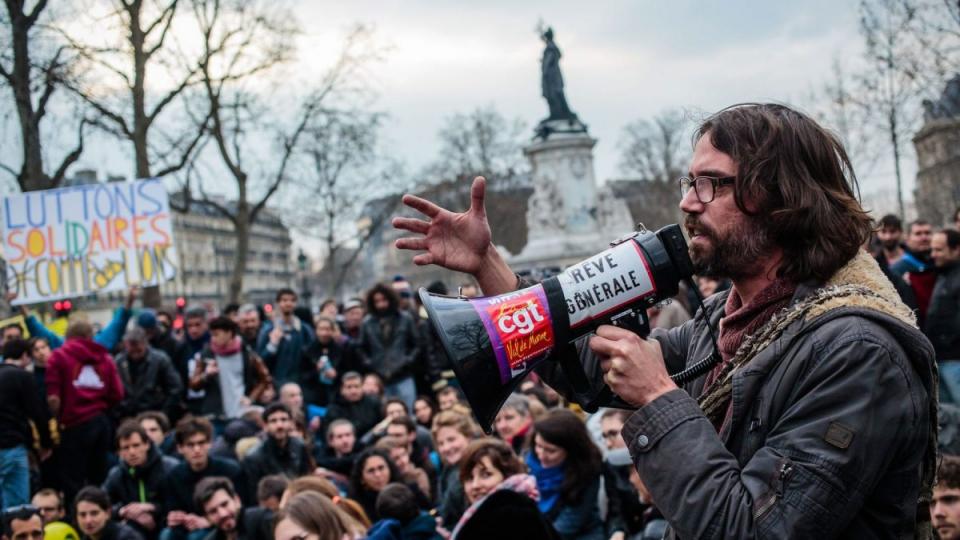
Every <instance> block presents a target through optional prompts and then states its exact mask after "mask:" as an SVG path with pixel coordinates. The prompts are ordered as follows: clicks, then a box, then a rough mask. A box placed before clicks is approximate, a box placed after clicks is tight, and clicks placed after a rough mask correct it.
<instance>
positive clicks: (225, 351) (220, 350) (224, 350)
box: [210, 336, 243, 356]
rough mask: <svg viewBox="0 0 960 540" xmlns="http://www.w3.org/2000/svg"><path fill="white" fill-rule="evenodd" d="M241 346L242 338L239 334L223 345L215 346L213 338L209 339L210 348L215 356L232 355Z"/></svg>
mask: <svg viewBox="0 0 960 540" xmlns="http://www.w3.org/2000/svg"><path fill="white" fill-rule="evenodd" d="M242 347H243V340H242V339H240V336H236V337H235V338H233V341H231V342H230V343H228V344H227V345H226V346H225V347H217V345H216V344H214V342H213V340H211V341H210V350H211V351H213V354H215V355H217V356H233V355H235V354H237V353H238V352H239V351H240V349H241V348H242Z"/></svg>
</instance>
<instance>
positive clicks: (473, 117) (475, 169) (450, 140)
mask: <svg viewBox="0 0 960 540" xmlns="http://www.w3.org/2000/svg"><path fill="white" fill-rule="evenodd" d="M523 130H524V123H523V122H522V121H521V120H520V119H513V120H508V119H507V118H506V117H504V116H503V115H502V114H501V113H500V112H499V111H497V110H496V109H495V108H494V107H493V106H492V105H489V106H486V107H478V108H476V109H474V110H473V111H471V112H469V113H457V114H454V115H453V116H451V117H450V118H448V119H447V120H446V122H445V123H444V126H443V127H442V128H441V129H440V132H439V135H438V136H439V138H440V145H441V146H440V151H439V153H438V158H437V160H436V161H435V162H434V163H432V164H431V165H430V166H428V167H427V171H426V173H425V174H426V176H427V177H428V178H431V179H433V180H434V181H436V182H440V181H448V180H457V181H462V180H464V179H468V180H470V179H473V177H475V176H484V177H486V178H487V179H488V180H489V181H490V182H491V185H505V184H510V183H512V182H514V181H516V180H518V179H520V178H521V177H522V176H523V174H524V173H525V172H526V171H527V167H528V165H527V162H526V159H525V158H524V157H523V151H522V146H523V140H522V133H523Z"/></svg>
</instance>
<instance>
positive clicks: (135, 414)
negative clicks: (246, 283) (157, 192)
mask: <svg viewBox="0 0 960 540" xmlns="http://www.w3.org/2000/svg"><path fill="white" fill-rule="evenodd" d="M438 287H439V285H437V286H436V287H434V288H435V289H436V288H438ZM440 292H443V290H441V291H440ZM134 303H135V291H131V294H130V296H129V297H128V299H127V302H126V304H125V305H124V306H123V307H121V308H120V309H118V310H117V311H116V313H115V315H114V318H113V320H112V321H111V322H110V324H108V325H106V326H105V327H104V328H102V329H100V330H99V331H96V329H95V327H94V326H93V325H91V324H90V323H89V322H86V321H85V320H84V318H83V317H76V318H74V320H72V321H71V322H70V324H69V326H68V327H67V330H66V333H65V337H64V338H61V337H59V336H57V335H56V334H54V333H53V332H52V331H50V330H49V329H47V328H46V327H45V326H44V325H43V324H42V323H41V322H40V320H39V319H37V318H36V317H35V316H33V315H27V314H26V313H25V312H24V315H25V320H26V327H27V329H28V331H29V336H30V339H29V341H27V340H24V333H23V331H22V329H21V328H20V327H19V326H17V327H8V328H4V331H3V341H2V355H3V364H2V366H0V471H14V473H15V474H7V473H6V472H2V473H0V475H3V476H2V478H0V483H2V485H3V488H2V490H0V505H2V507H3V508H5V510H4V513H3V527H4V529H3V537H4V538H5V539H8V540H25V539H27V538H31V539H37V538H41V537H44V536H47V537H49V538H51V540H80V539H84V540H86V539H92V540H114V539H120V540H140V539H146V540H155V539H162V540H201V539H207V540H214V539H229V540H243V539H263V540H266V539H269V538H278V539H280V540H294V539H297V540H304V539H306V538H310V539H311V540H312V539H313V538H315V537H316V538H320V539H327V538H329V539H331V540H334V539H335V540H342V539H344V538H374V539H405V538H410V539H421V538H422V539H429V538H451V537H453V538H493V537H494V536H497V537H500V538H524V539H532V538H563V539H575V538H576V539H597V540H601V539H602V540H606V539H612V540H626V539H629V538H645V537H647V536H645V533H644V531H645V529H649V530H658V527H659V530H662V526H661V525H660V524H662V517H660V516H659V515H658V514H657V513H656V511H655V509H654V508H653V506H652V504H651V501H650V500H649V497H647V498H646V499H644V498H643V497H642V496H641V495H640V494H642V493H643V488H642V484H641V483H640V481H639V479H638V478H635V476H636V475H635V474H634V475H633V477H631V474H630V471H631V470H632V467H630V466H629V465H627V464H625V462H624V460H623V458H622V456H621V458H620V461H616V459H613V458H614V456H617V455H618V453H619V454H625V450H624V449H623V441H622V439H621V438H620V436H619V430H620V427H621V426H622V424H623V422H624V420H625V418H626V414H627V413H626V412H624V411H618V410H608V411H605V412H601V413H598V414H595V415H593V416H592V417H588V416H587V415H585V414H584V413H582V411H580V410H579V409H578V408H576V407H568V404H567V403H565V402H564V401H563V400H561V399H560V397H559V396H558V395H557V394H556V393H555V392H553V391H552V390H551V389H550V388H548V387H546V386H545V385H543V384H542V383H541V382H540V381H539V380H538V379H537V377H536V376H535V375H531V377H530V378H529V379H527V380H525V381H524V382H523V384H522V385H521V386H520V387H519V388H518V389H517V391H516V393H514V394H512V395H510V397H509V398H508V399H507V401H506V403H505V404H504V407H503V408H502V410H501V411H500V413H499V415H498V416H497V418H496V421H495V423H494V426H493V428H494V436H484V435H483V433H482V432H481V429H480V427H479V426H478V425H477V424H476V422H475V421H474V419H473V416H472V413H471V411H470V408H469V405H468V404H467V403H466V402H465V400H464V398H463V394H462V392H461V391H460V389H459V387H458V381H457V380H456V379H455V378H454V377H453V372H452V370H451V367H450V365H449V362H448V360H447V359H446V356H445V353H444V351H443V349H442V347H441V346H440V345H439V342H438V339H437V338H436V336H435V334H434V333H433V331H432V329H431V327H430V324H429V321H427V319H426V313H425V311H424V310H423V309H422V307H421V306H419V304H417V303H414V302H413V295H412V294H411V293H410V287H409V284H406V282H404V281H402V280H399V279H398V280H397V281H396V282H395V283H394V284H393V286H390V285H377V286H374V287H373V288H372V289H371V290H370V292H369V293H368V295H367V298H366V301H365V302H361V301H359V300H351V301H348V302H346V303H345V304H344V305H342V306H340V305H338V304H337V303H336V302H332V301H331V302H325V303H324V304H323V306H322V308H321V310H320V312H319V313H318V314H316V315H314V314H312V313H310V312H309V310H304V309H300V308H298V307H297V295H296V294H295V293H294V292H293V291H291V290H289V289H284V290H281V291H280V292H279V293H278V294H277V297H276V304H275V306H276V307H275V310H276V311H275V313H274V314H273V315H274V317H273V318H269V317H267V316H266V314H265V313H263V312H262V311H261V308H258V307H257V306H253V305H244V306H228V307H227V308H225V309H224V310H222V313H218V314H216V315H215V316H213V315H212V314H210V313H209V312H208V310H207V309H205V308H188V309H187V310H186V311H185V312H184V313H183V314H182V318H180V317H177V316H174V315H172V314H171V313H168V312H165V311H153V310H147V309H142V310H134V307H133V305H134ZM181 328H182V332H181ZM605 456H606V457H605ZM626 462H627V463H628V462H629V458H627V459H626ZM638 488H639V491H638Z"/></svg>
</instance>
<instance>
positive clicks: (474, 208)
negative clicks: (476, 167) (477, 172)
mask: <svg viewBox="0 0 960 540" xmlns="http://www.w3.org/2000/svg"><path fill="white" fill-rule="evenodd" d="M486 190H487V180H486V179H485V178H484V177H482V176H478V177H476V178H474V179H473V185H472V186H470V211H471V212H476V213H477V214H479V215H481V216H482V215H485V214H486V212H487V211H486V209H484V207H483V198H484V194H485V193H486Z"/></svg>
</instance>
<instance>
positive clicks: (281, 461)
mask: <svg viewBox="0 0 960 540" xmlns="http://www.w3.org/2000/svg"><path fill="white" fill-rule="evenodd" d="M312 467H313V463H312V460H311V459H310V454H309V453H308V452H307V447H306V445H304V444H303V441H302V440H300V439H298V438H297V437H288V438H287V445H286V447H284V448H280V445H278V444H277V442H276V440H274V439H273V437H267V439H266V440H265V441H263V443H261V444H260V446H258V447H256V448H255V449H254V450H253V451H251V452H250V453H249V454H247V457H245V458H244V459H243V473H244V476H245V477H246V480H247V489H248V491H250V494H251V495H252V497H251V500H256V495H255V491H256V489H257V483H258V482H260V479H261V478H263V477H264V476H267V475H269V474H285V475H287V476H289V477H290V478H297V477H298V476H303V475H305V474H308V473H310V472H313V468H312Z"/></svg>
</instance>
